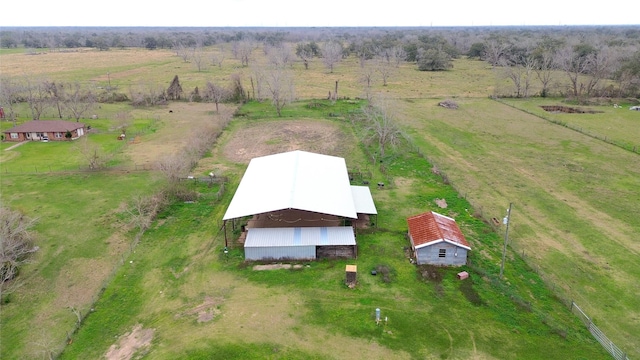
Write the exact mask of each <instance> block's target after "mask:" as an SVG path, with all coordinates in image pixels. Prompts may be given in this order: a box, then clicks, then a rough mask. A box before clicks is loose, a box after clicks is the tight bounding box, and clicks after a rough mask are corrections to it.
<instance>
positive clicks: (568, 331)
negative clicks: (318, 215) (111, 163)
mask: <svg viewBox="0 0 640 360" xmlns="http://www.w3.org/2000/svg"><path fill="white" fill-rule="evenodd" d="M300 105H302V106H300ZM265 106H266V107H267V108H265ZM268 106H269V105H265V104H263V105H259V106H258V104H250V105H249V106H247V107H244V108H242V109H241V110H242V112H243V113H244V114H246V118H240V119H238V120H236V121H235V122H234V123H232V125H231V126H230V127H229V128H228V129H227V130H226V133H225V136H224V137H223V138H221V140H220V142H219V144H218V146H217V147H216V149H215V150H214V151H213V154H224V153H227V150H228V147H229V146H231V147H233V148H237V147H238V145H237V144H236V143H235V141H237V140H238V139H244V143H245V147H248V146H251V145H253V144H254V143H255V142H258V143H260V142H261V141H259V140H257V139H255V138H253V137H244V136H241V135H240V134H241V133H242V132H243V131H245V129H247V128H252V127H260V126H261V127H262V128H263V129H264V130H267V129H271V128H273V127H275V126H278V127H283V126H286V124H287V123H289V122H292V121H294V122H296V123H298V124H299V122H298V121H297V120H295V118H306V119H308V120H307V121H308V122H310V124H315V123H316V122H318V121H323V119H322V117H319V118H318V117H317V115H316V118H315V119H314V118H313V114H312V113H311V112H309V111H305V110H304V106H303V104H299V105H296V106H294V107H293V108H294V109H295V108H297V106H300V108H299V109H298V110H297V112H298V116H297V117H296V116H291V119H265V120H259V117H260V114H261V113H263V112H264V110H268ZM294 112H295V110H292V113H294ZM324 121H326V120H324ZM277 122H280V123H281V125H277ZM333 122H335V124H334V126H335V127H337V128H341V127H342V121H341V120H340V119H336V120H333ZM300 131H301V130H300ZM345 131H346V133H345V136H343V139H342V140H341V141H339V143H338V146H336V147H334V149H335V150H334V151H336V152H338V154H339V155H341V156H344V157H345V158H347V159H349V161H348V163H349V164H352V163H358V162H360V163H365V162H366V156H365V154H364V153H363V152H362V150H357V149H355V150H354V149H352V148H350V144H351V143H354V142H356V141H355V138H353V137H352V136H353V135H351V136H349V133H350V131H349V130H348V129H346V130H345ZM285 139H287V137H285V135H282V134H281V135H279V136H277V135H276V136H273V137H270V138H264V139H262V140H263V141H264V143H266V145H268V146H269V145H272V144H274V143H278V142H279V141H284V140H285ZM303 148H304V147H303ZM267 151H268V150H267ZM213 158H214V159H217V163H218V165H217V166H218V167H225V168H227V169H231V168H233V167H234V166H236V165H235V164H233V163H227V161H226V160H225V159H226V158H225V157H224V156H219V157H218V156H215V155H214V156H213ZM204 161H211V160H210V159H204ZM214 162H215V161H214ZM241 169H242V167H239V168H238V170H240V171H241ZM407 169H413V170H412V171H409V172H408V171H407ZM429 169H430V168H429V164H428V163H427V162H426V160H425V159H424V158H421V157H420V156H417V154H415V153H406V154H405V155H404V156H399V157H398V158H397V159H396V160H395V161H394V162H393V166H391V168H390V169H389V174H388V175H389V176H392V177H394V178H397V179H398V182H397V184H396V186H394V188H393V189H391V190H383V191H378V192H374V196H375V198H376V202H377V203H378V207H379V219H380V221H379V224H378V225H379V229H377V230H373V231H368V232H365V233H363V234H361V235H360V236H359V244H360V246H359V256H358V259H357V260H351V261H319V262H311V263H302V264H301V265H302V268H301V269H299V270H275V271H254V270H252V268H251V265H249V266H247V264H246V263H244V262H243V261H242V259H243V255H242V249H241V248H240V247H239V246H237V245H232V247H231V251H230V253H229V254H227V255H225V254H223V252H222V247H223V245H224V242H223V235H222V234H221V233H220V223H219V221H212V220H213V219H220V217H221V215H222V213H223V212H224V210H225V209H226V207H225V204H226V203H227V202H228V201H229V199H230V197H231V196H232V191H229V192H227V193H226V195H225V197H224V199H222V201H220V202H215V201H213V200H211V199H208V200H203V201H199V202H198V203H195V204H176V205H174V206H173V207H172V208H171V209H170V210H168V211H167V212H166V213H165V214H164V215H162V216H161V218H160V220H159V223H158V226H157V227H154V228H153V229H152V230H150V231H149V232H147V233H146V234H145V236H144V237H143V239H142V241H141V243H140V245H139V246H138V247H137V248H136V251H135V254H134V255H132V256H131V257H130V258H129V259H130V261H131V263H129V264H125V266H123V267H122V268H121V269H120V271H119V272H118V273H117V274H116V277H115V278H114V281H113V283H112V284H111V285H110V286H109V288H108V289H107V290H106V291H105V294H104V295H103V296H102V297H101V300H100V301H98V303H97V304H96V305H95V312H93V313H91V315H90V316H89V317H88V318H87V319H86V321H85V323H84V325H83V328H82V329H81V331H80V332H79V333H78V334H77V336H76V337H75V339H74V343H73V344H72V345H71V346H69V347H67V349H66V351H65V353H64V354H63V356H62V358H69V359H76V358H87V359H89V358H96V357H100V356H101V355H103V354H105V353H107V351H108V349H109V347H110V346H111V345H112V344H113V343H114V340H113V339H114V338H117V337H120V336H121V335H123V334H125V333H127V332H130V331H131V330H132V329H133V328H134V327H135V325H136V324H142V326H143V328H146V329H152V330H153V340H152V341H151V345H150V347H141V348H140V350H139V354H145V355H146V356H148V357H150V358H154V359H170V358H181V357H188V358H210V357H212V356H214V357H215V356H224V357H225V358H226V357H228V358H232V359H233V358H237V359H241V358H246V357H248V356H249V357H256V358H274V359H289V358H294V359H295V358H318V359H325V358H326V359H329V358H332V359H336V358H374V359H394V358H398V359H406V358H453V359H456V358H477V359H504V358H519V359H520V358H524V359H527V358H531V359H537V358H540V349H541V348H545V349H552V350H550V352H548V353H547V355H548V356H551V357H553V358H599V357H602V358H606V356H605V355H604V354H603V353H602V349H600V347H599V345H598V344H596V343H595V342H594V340H593V339H591V337H590V335H589V334H588V333H587V332H586V331H585V330H584V329H583V327H582V325H580V323H579V321H578V320H577V318H575V317H574V316H573V315H572V314H570V312H569V310H568V309H567V308H566V307H565V306H564V305H563V304H561V303H559V302H558V301H557V300H556V299H555V298H554V297H553V295H552V293H550V292H549V290H548V289H547V288H546V287H545V286H544V283H543V282H542V281H541V280H540V278H538V277H537V276H536V274H535V273H533V272H531V271H530V269H529V268H528V267H527V266H526V264H525V263H524V262H522V261H515V262H514V263H513V264H512V265H511V266H510V270H511V271H514V272H517V273H519V274H521V277H518V278H515V279H513V280H511V281H510V284H509V285H508V286H505V285H503V284H501V283H500V282H499V281H497V279H496V274H497V271H498V268H497V267H496V266H495V264H493V262H494V261H495V260H496V259H498V258H499V251H498V249H497V247H495V246H494V245H493V244H494V243H495V242H496V241H497V240H499V235H496V234H495V233H493V232H492V231H491V230H490V229H488V227H487V225H485V224H484V223H482V222H481V221H480V220H478V219H475V218H474V217H472V216H471V215H470V214H469V213H467V212H465V210H464V209H465V208H466V207H468V203H466V201H465V200H464V199H460V198H459V197H458V195H457V194H456V193H455V191H453V190H452V189H451V188H450V187H448V186H446V185H445V184H443V183H442V182H441V180H440V178H439V177H437V176H436V175H434V174H431V173H430V172H429ZM231 173H233V172H231ZM384 176H385V175H383V174H381V173H379V172H377V171H374V172H373V177H374V179H373V180H374V181H375V180H376V179H384ZM234 178H237V176H234ZM201 191H203V192H204V193H205V194H206V193H207V191H208V190H206V189H201ZM436 197H443V198H445V199H446V200H447V203H448V204H450V206H449V208H447V209H446V210H444V211H446V212H447V213H448V214H458V215H457V217H458V219H459V221H460V222H461V223H462V224H463V226H464V227H465V228H466V229H467V231H468V233H469V234H470V235H469V237H470V239H472V241H473V244H474V245H473V246H474V248H475V249H477V253H476V254H477V255H474V256H473V258H472V260H471V261H472V264H473V266H472V267H469V268H466V269H467V270H469V271H471V272H472V273H473V274H474V278H473V280H472V282H467V283H461V282H460V281H458V280H457V279H456V273H457V272H458V271H459V269H432V270H433V271H434V272H437V274H438V275H437V277H438V279H437V280H427V279H424V278H422V276H421V275H420V274H419V273H418V272H417V271H416V267H415V266H414V265H412V264H410V263H409V262H408V261H407V258H406V257H405V253H404V248H405V247H406V246H407V245H408V243H407V240H406V238H405V236H404V231H405V230H404V229H405V228H406V225H405V224H404V219H405V216H406V215H409V214H415V213H417V212H421V211H424V210H425V208H428V209H434V210H437V206H436V205H435V203H434V201H433V199H434V198H436ZM440 211H443V210H442V209H440ZM351 263H355V264H357V265H358V268H359V269H360V274H359V276H360V278H359V279H360V282H359V285H358V287H357V288H356V289H354V290H350V289H348V288H347V287H345V285H344V284H343V277H344V267H345V265H346V264H351ZM378 266H385V267H386V268H388V269H390V271H389V274H390V276H389V279H388V280H386V281H385V280H384V279H383V278H382V277H373V276H371V275H369V274H368V272H369V270H371V269H375V268H377V267H378ZM375 308H380V309H381V310H382V312H383V315H384V316H385V317H387V318H388V321H387V322H386V323H384V324H383V325H380V326H377V325H376V324H375V321H374V319H373V313H374V310H375ZM327 345H330V346H327Z"/></svg>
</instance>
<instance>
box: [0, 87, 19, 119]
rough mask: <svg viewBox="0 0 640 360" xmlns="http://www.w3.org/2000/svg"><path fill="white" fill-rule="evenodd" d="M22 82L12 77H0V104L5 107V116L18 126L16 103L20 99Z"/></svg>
mask: <svg viewBox="0 0 640 360" xmlns="http://www.w3.org/2000/svg"><path fill="white" fill-rule="evenodd" d="M21 91H22V84H20V83H18V82H16V81H15V80H14V79H12V78H10V77H4V76H3V77H1V78H0V104H2V106H3V108H4V113H5V117H6V118H7V119H8V120H9V121H11V122H13V126H16V125H17V124H16V118H17V116H16V104H18V101H19V99H20V93H21Z"/></svg>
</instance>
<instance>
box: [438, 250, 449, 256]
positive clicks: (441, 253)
mask: <svg viewBox="0 0 640 360" xmlns="http://www.w3.org/2000/svg"><path fill="white" fill-rule="evenodd" d="M438 257H447V249H440V253H439V254H438Z"/></svg>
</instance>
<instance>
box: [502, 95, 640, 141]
mask: <svg viewBox="0 0 640 360" xmlns="http://www.w3.org/2000/svg"><path fill="white" fill-rule="evenodd" d="M494 100H496V101H497V102H499V103H501V104H503V105H506V106H509V107H512V108H514V109H516V110H519V111H522V112H525V113H527V114H529V115H533V116H535V117H538V118H540V119H543V120H546V121H548V122H550V123H552V124H555V125H559V126H563V127H566V128H567V129H570V130H573V131H577V132H579V133H581V134H583V135H586V136H589V137H591V138H594V139H596V140H600V141H604V142H606V143H607V144H611V145H613V146H617V147H619V148H621V149H624V150H628V151H631V152H633V153H636V154H640V145H639V144H631V143H628V142H625V141H619V140H616V139H612V138H610V137H608V136H606V135H601V134H596V133H593V132H591V131H589V130H587V129H584V128H582V127H581V126H576V125H573V124H570V123H567V122H565V121H560V120H557V119H553V118H551V117H548V116H542V115H540V114H536V113H534V112H532V111H529V110H526V109H522V108H519V107H516V106H514V105H511V104H509V103H507V102H505V101H502V100H500V99H498V98H494Z"/></svg>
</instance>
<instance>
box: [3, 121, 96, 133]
mask: <svg viewBox="0 0 640 360" xmlns="http://www.w3.org/2000/svg"><path fill="white" fill-rule="evenodd" d="M79 128H84V124H83V123H79V122H75V121H64V120H32V121H29V122H26V123H24V124H21V125H18V126H16V127H13V128H11V129H8V130H5V131H4V132H5V133H25V132H66V131H67V130H68V131H72V130H76V129H79Z"/></svg>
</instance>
